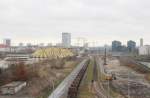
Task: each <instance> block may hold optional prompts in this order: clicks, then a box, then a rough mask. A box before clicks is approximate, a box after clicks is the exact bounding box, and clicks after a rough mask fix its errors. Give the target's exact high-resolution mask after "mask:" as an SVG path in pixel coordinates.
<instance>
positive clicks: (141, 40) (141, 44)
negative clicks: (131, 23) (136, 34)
mask: <svg viewBox="0 0 150 98" xmlns="http://www.w3.org/2000/svg"><path fill="white" fill-rule="evenodd" d="M142 46H143V38H141V39H140V47H142Z"/></svg>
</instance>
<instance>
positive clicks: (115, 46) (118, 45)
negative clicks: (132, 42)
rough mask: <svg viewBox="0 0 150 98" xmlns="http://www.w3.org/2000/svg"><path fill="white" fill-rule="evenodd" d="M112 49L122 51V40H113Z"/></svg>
mask: <svg viewBox="0 0 150 98" xmlns="http://www.w3.org/2000/svg"><path fill="white" fill-rule="evenodd" d="M112 51H115V52H117V51H121V42H120V41H116V40H115V41H113V42H112Z"/></svg>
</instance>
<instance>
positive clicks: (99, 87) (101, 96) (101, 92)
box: [93, 58, 111, 98]
mask: <svg viewBox="0 0 150 98" xmlns="http://www.w3.org/2000/svg"><path fill="white" fill-rule="evenodd" d="M98 67H100V66H99V65H98V63H97V60H96V58H95V60H94V67H93V80H94V83H93V86H94V89H95V92H96V95H97V97H98V98H111V96H108V92H107V91H106V89H104V87H103V84H102V83H101V82H100V80H99V74H101V73H98V71H100V70H99V68H98Z"/></svg>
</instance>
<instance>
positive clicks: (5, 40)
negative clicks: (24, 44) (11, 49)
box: [3, 38, 11, 46]
mask: <svg viewBox="0 0 150 98" xmlns="http://www.w3.org/2000/svg"><path fill="white" fill-rule="evenodd" d="M3 44H4V45H6V46H11V39H8V38H6V39H4V40H3Z"/></svg>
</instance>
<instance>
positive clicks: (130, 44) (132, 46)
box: [127, 40, 136, 52]
mask: <svg viewBox="0 0 150 98" xmlns="http://www.w3.org/2000/svg"><path fill="white" fill-rule="evenodd" d="M127 48H128V51H129V52H132V51H134V50H135V49H136V42H134V41H132V40H130V41H128V42H127Z"/></svg>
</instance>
